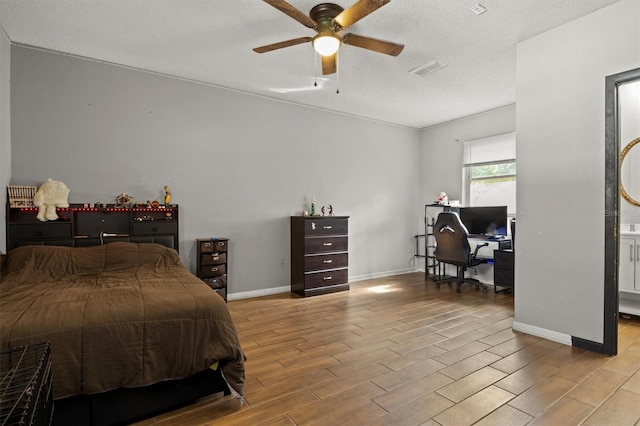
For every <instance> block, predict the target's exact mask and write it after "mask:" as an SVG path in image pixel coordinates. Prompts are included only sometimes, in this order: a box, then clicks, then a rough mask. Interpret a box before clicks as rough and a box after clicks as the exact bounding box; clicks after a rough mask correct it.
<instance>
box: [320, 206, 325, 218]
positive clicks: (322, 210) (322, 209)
mask: <svg viewBox="0 0 640 426" xmlns="http://www.w3.org/2000/svg"><path fill="white" fill-rule="evenodd" d="M320 211H321V212H322V216H324V206H322V208H321V209H320Z"/></svg>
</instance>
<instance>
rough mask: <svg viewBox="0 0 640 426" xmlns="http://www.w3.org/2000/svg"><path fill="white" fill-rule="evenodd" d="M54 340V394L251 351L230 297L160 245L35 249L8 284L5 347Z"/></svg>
mask: <svg viewBox="0 0 640 426" xmlns="http://www.w3.org/2000/svg"><path fill="white" fill-rule="evenodd" d="M44 341H49V342H51V359H52V373H53V378H54V379H53V388H54V398H56V399H57V398H61V397H66V396H71V395H76V394H91V393H97V392H103V391H107V390H111V389H114V388H118V387H139V386H145V385H149V384H152V383H156V382H158V381H162V380H167V379H177V378H185V377H188V376H191V375H193V374H195V373H198V372H200V371H203V370H206V369H207V368H209V367H210V366H211V365H212V364H215V363H216V361H218V365H219V366H220V368H222V372H223V375H224V377H225V379H226V380H227V383H228V384H229V386H230V388H231V389H232V391H234V393H235V394H236V396H241V395H242V394H243V391H244V355H243V353H242V349H241V348H240V344H239V341H238V337H237V334H236V330H235V327H234V325H233V323H232V321H231V318H230V315H229V311H228V310H227V306H226V304H225V303H224V300H223V299H222V298H221V297H220V296H218V295H217V294H216V293H215V292H214V291H213V290H211V289H210V288H209V287H207V285H206V284H204V283H203V282H202V281H201V280H200V279H198V278H196V277H195V276H194V275H192V274H191V273H190V272H189V271H188V270H187V269H186V268H185V267H184V266H183V265H182V263H181V261H180V258H179V257H178V254H177V253H176V252H175V251H174V250H172V249H169V248H166V247H164V246H161V245H157V244H135V243H123V242H116V243H111V244H107V245H104V246H95V247H82V248H71V247H50V246H26V247H19V248H16V249H14V250H13V251H11V252H10V253H9V255H8V256H7V259H6V264H5V265H4V268H3V269H2V276H1V280H0V345H1V349H2V350H5V349H8V348H11V347H15V346H20V345H25V344H34V343H39V342H44Z"/></svg>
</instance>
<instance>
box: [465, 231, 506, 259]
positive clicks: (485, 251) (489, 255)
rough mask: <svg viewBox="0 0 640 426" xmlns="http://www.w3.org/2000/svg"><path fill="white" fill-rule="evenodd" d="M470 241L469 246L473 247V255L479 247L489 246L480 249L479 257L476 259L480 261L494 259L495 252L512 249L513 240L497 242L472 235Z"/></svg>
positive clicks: (504, 239)
mask: <svg viewBox="0 0 640 426" xmlns="http://www.w3.org/2000/svg"><path fill="white" fill-rule="evenodd" d="M468 240H469V246H471V253H473V251H474V250H475V249H476V247H477V246H479V245H482V244H484V243H488V244H489V245H488V246H484V247H480V249H479V250H478V255H477V256H476V258H478V259H487V260H489V259H493V256H494V251H496V250H507V249H510V248H511V240H510V239H508V238H503V239H500V240H495V239H492V238H487V237H483V236H481V235H470V236H469V238H468Z"/></svg>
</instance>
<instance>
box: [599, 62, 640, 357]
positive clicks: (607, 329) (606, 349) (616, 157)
mask: <svg viewBox="0 0 640 426" xmlns="http://www.w3.org/2000/svg"><path fill="white" fill-rule="evenodd" d="M638 79H640V68H635V69H632V70H629V71H625V72H621V73H618V74H613V75H610V76H607V77H606V78H605V200H604V205H605V207H604V208H605V211H604V231H605V236H604V336H603V344H602V349H603V353H605V354H607V355H616V354H617V353H618V303H619V299H618V278H619V275H618V264H619V259H620V234H619V232H620V222H619V219H620V147H621V141H620V129H619V111H618V87H619V86H620V85H621V84H623V83H628V82H631V81H635V80H638Z"/></svg>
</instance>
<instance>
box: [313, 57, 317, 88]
mask: <svg viewBox="0 0 640 426" xmlns="http://www.w3.org/2000/svg"><path fill="white" fill-rule="evenodd" d="M313 87H318V52H316V49H313Z"/></svg>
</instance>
